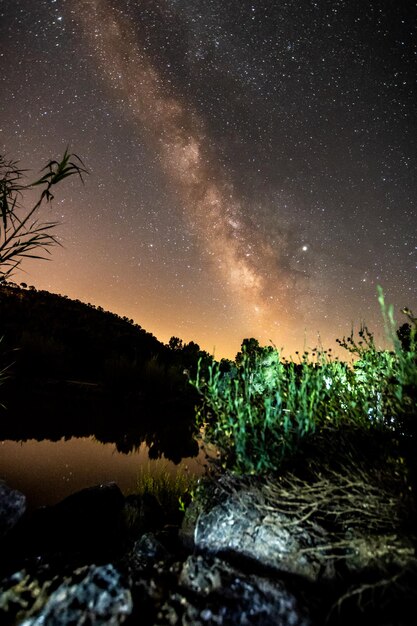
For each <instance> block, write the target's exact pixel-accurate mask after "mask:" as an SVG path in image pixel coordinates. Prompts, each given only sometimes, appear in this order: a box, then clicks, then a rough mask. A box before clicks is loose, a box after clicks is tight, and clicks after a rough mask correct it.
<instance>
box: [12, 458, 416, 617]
mask: <svg viewBox="0 0 417 626" xmlns="http://www.w3.org/2000/svg"><path fill="white" fill-rule="evenodd" d="M169 521H170V520H167V519H166V516H165V512H164V510H163V509H162V508H161V506H160V505H159V503H158V502H157V500H156V499H155V498H154V497H152V496H151V495H146V496H143V497H140V496H127V497H125V496H123V494H122V493H121V491H120V490H119V488H118V487H117V485H116V484H114V483H110V484H106V485H99V486H96V487H92V488H90V489H85V490H83V491H80V492H78V493H76V494H73V495H71V496H70V497H68V498H66V499H65V500H63V501H62V502H60V503H58V504H57V505H55V506H51V507H44V508H41V509H38V510H36V511H32V512H28V511H27V510H26V499H25V496H24V495H23V494H21V493H19V492H17V491H15V490H13V489H12V488H10V487H9V486H7V485H6V484H5V483H0V537H1V554H2V558H1V563H0V579H1V583H0V624H2V625H4V626H8V625H19V626H87V625H88V626H99V625H100V626H101V625H111V626H116V625H118V624H126V626H129V625H133V624H140V625H141V626H147V625H149V626H165V625H172V626H175V625H181V626H188V625H190V626H191V625H196V626H200V625H201V626H215V625H216V626H229V625H230V626H232V625H242V626H245V625H252V624H256V625H259V626H324V624H329V625H348V624H349V625H350V624H352V623H354V624H355V626H359V625H361V624H363V625H365V624H366V625H367V626H368V625H376V626H415V625H416V624H417V608H416V607H417V558H416V540H415V534H414V532H413V531H414V528H413V522H412V521H411V519H410V514H409V507H408V503H407V501H406V498H404V492H403V490H402V489H399V488H398V484H397V485H396V481H395V480H393V481H392V483H391V484H386V481H385V482H384V484H381V476H380V474H372V473H369V474H364V473H363V471H362V470H359V469H358V471H357V472H354V471H353V470H352V469H351V470H350V471H349V472H348V473H345V474H344V473H343V472H333V471H328V472H327V473H326V472H322V473H319V474H316V475H315V476H314V477H313V478H312V477H311V476H310V477H309V480H308V481H307V480H306V479H305V478H303V477H300V476H299V475H295V474H291V473H289V472H287V473H285V474H283V475H282V476H281V477H280V478H277V477H275V478H272V477H264V478H257V477H236V476H232V475H230V474H227V473H223V474H221V475H218V476H217V477H216V478H215V479H211V480H208V482H207V483H206V484H205V486H204V487H200V488H198V489H197V492H196V494H195V497H194V499H193V502H192V503H191V505H190V506H189V507H188V509H187V511H186V513H185V517H184V519H183V521H182V524H181V526H176V525H172V524H170V523H169Z"/></svg>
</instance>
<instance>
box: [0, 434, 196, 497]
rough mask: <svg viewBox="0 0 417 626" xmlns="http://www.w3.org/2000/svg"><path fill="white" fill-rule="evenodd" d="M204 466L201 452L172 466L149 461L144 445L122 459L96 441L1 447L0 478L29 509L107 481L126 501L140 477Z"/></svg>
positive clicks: (6, 444) (31, 442) (3, 443)
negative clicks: (119, 491)
mask: <svg viewBox="0 0 417 626" xmlns="http://www.w3.org/2000/svg"><path fill="white" fill-rule="evenodd" d="M203 464H204V455H203V454H202V452H200V454H199V455H198V456H197V457H192V458H185V459H183V460H182V461H181V463H179V464H177V465H175V464H174V463H173V462H172V461H168V460H167V459H165V458H164V456H162V457H161V458H160V459H156V460H153V459H152V460H151V459H149V455H148V447H147V445H146V444H145V443H142V444H141V445H140V446H139V448H138V449H137V450H135V451H134V452H130V453H128V454H125V453H121V452H118V451H117V449H116V446H115V444H112V443H100V442H98V441H97V440H96V439H95V438H94V437H84V438H75V437H73V438H70V439H64V438H63V439H61V440H60V441H47V440H45V441H36V440H32V439H31V440H28V441H24V442H18V441H10V440H9V441H0V478H1V479H3V480H5V481H6V482H7V483H8V484H9V485H10V487H13V488H15V489H19V490H20V491H22V492H23V493H24V494H25V495H26V496H27V499H28V505H29V506H30V507H32V506H41V505H46V504H53V503H55V502H57V501H59V500H61V499H62V498H64V497H66V496H67V495H69V494H71V493H73V492H75V491H77V490H79V489H82V488H84V487H90V486H92V485H97V484H99V483H103V482H108V481H115V482H116V483H117V484H118V485H119V487H120V489H121V490H122V491H123V493H124V494H125V495H127V494H129V493H132V492H134V491H135V489H136V488H137V483H138V478H140V476H141V474H143V473H148V472H149V473H151V474H154V475H155V474H158V472H163V471H168V472H170V473H173V474H175V473H176V472H181V473H183V472H191V473H193V474H202V473H203V472H204V465H203Z"/></svg>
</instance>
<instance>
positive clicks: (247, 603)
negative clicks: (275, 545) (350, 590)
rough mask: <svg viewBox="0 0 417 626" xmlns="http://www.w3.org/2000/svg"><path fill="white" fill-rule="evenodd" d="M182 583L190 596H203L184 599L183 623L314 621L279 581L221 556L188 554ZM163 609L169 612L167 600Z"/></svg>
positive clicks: (273, 625)
mask: <svg viewBox="0 0 417 626" xmlns="http://www.w3.org/2000/svg"><path fill="white" fill-rule="evenodd" d="M179 584H180V588H183V589H184V591H185V592H186V593H187V595H188V596H189V593H190V592H192V593H193V594H194V597H195V598H197V597H198V598H199V599H200V603H197V602H194V603H193V602H187V603H186V604H185V603H184V602H182V604H183V605H185V609H184V615H183V618H182V623H183V624H190V625H191V624H193V625H195V626H199V625H200V624H201V626H203V625H214V624H216V625H217V626H221V625H224V626H226V625H232V624H239V625H240V626H252V625H259V626H261V625H262V626H308V625H309V624H310V623H311V622H310V619H309V618H308V617H307V616H306V614H305V612H304V610H303V609H302V608H301V607H300V605H299V603H298V601H297V600H296V598H295V597H294V596H293V595H292V594H291V593H290V592H289V591H288V590H287V589H286V588H285V587H284V585H283V584H282V583H281V582H280V581H273V582H272V581H271V580H269V579H268V578H265V577H260V576H256V575H245V574H243V573H242V572H240V571H239V570H237V569H235V568H234V567H232V566H230V565H229V564H227V563H225V562H224V561H222V560H220V559H218V558H207V557H202V556H190V557H188V559H187V560H186V561H185V563H184V565H183V568H182V571H181V574H180V577H179ZM202 598H203V602H201V599H202ZM180 604H181V600H180ZM164 608H165V610H166V611H167V612H168V613H169V611H168V608H169V605H168V603H167V605H165V607H164Z"/></svg>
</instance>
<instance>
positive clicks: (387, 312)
mask: <svg viewBox="0 0 417 626" xmlns="http://www.w3.org/2000/svg"><path fill="white" fill-rule="evenodd" d="M379 301H380V305H381V310H382V314H383V318H384V322H385V327H386V334H387V337H388V338H389V339H390V340H391V343H392V345H393V349H392V350H390V351H388V350H380V349H378V348H377V347H376V345H375V342H374V337H373V335H372V333H371V332H370V331H369V330H368V329H367V327H366V326H362V327H361V329H360V330H359V332H358V337H355V336H354V334H353V332H352V333H351V335H350V336H349V337H347V338H343V339H342V340H340V341H339V343H340V345H341V346H343V347H345V348H346V349H347V350H348V351H349V352H350V353H351V354H352V355H353V356H354V359H355V360H354V363H353V364H351V365H349V364H347V363H344V362H341V361H340V360H338V359H337V358H336V359H334V358H332V357H331V356H330V354H331V353H330V352H328V351H325V350H316V351H314V352H312V353H311V354H310V353H308V352H304V353H303V354H302V355H301V356H300V357H299V361H298V362H297V363H295V362H293V361H286V360H283V359H282V358H281V355H280V353H279V351H278V350H277V349H276V348H275V347H273V346H269V347H264V348H262V347H260V346H259V344H258V343H257V342H256V341H254V340H249V341H247V340H246V341H245V342H244V344H242V352H241V353H240V354H239V355H238V358H237V359H236V362H235V363H233V364H232V365H231V367H230V369H229V370H228V371H224V367H222V366H221V364H219V363H217V362H215V361H214V362H213V363H212V364H211V365H210V366H209V368H208V372H207V375H206V376H205V378H203V377H202V375H201V372H200V371H199V372H198V374H197V376H196V378H195V379H194V380H192V381H191V383H192V384H193V385H194V386H195V387H196V388H197V390H198V391H199V393H200V395H201V396H202V398H203V402H202V406H201V407H200V409H199V411H198V415H197V420H198V424H199V426H200V427H203V429H204V438H205V440H206V441H207V442H209V443H211V444H214V445H215V446H217V448H218V449H219V451H220V455H221V461H222V465H223V467H228V468H231V469H233V470H235V471H237V472H239V473H249V474H257V473H263V472H268V471H273V470H276V469H278V468H279V467H280V466H281V465H282V463H283V462H284V461H286V460H288V458H290V457H291V456H293V455H294V454H295V453H297V452H298V450H299V449H300V446H301V445H302V443H303V442H304V441H305V440H306V439H307V438H313V437H314V436H315V435H316V434H318V433H319V434H320V433H323V432H324V431H325V430H326V429H329V428H332V429H335V428H336V429H337V428H354V429H361V430H363V431H372V430H376V429H378V430H386V431H390V432H392V434H393V436H395V437H397V438H402V439H406V440H408V441H412V442H414V441H415V439H416V432H417V431H416V421H417V415H416V398H417V341H416V320H415V318H414V317H413V316H412V314H411V312H409V314H408V318H409V320H410V322H411V324H410V333H409V338H410V342H409V347H408V349H407V350H405V349H403V347H402V345H401V343H400V341H399V339H398V337H397V335H396V331H395V322H394V318H393V312H392V307H387V306H386V305H385V302H384V297H383V294H382V290H380V289H379Z"/></svg>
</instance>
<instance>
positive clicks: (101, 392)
mask: <svg viewBox="0 0 417 626" xmlns="http://www.w3.org/2000/svg"><path fill="white" fill-rule="evenodd" d="M0 336H2V337H3V339H2V342H1V344H0V359H1V363H0V366H1V367H4V366H6V365H9V368H8V370H7V371H8V374H9V379H8V380H6V382H5V384H4V385H3V386H2V387H1V391H0V400H1V401H3V402H5V403H6V405H7V407H8V410H9V411H13V410H15V408H16V407H18V409H19V410H20V411H21V410H22V409H25V410H29V411H30V410H31V409H32V408H33V407H35V406H36V407H37V411H43V412H45V413H47V414H49V415H51V414H53V413H54V412H56V411H58V410H59V413H60V415H62V414H63V413H68V414H71V415H73V414H74V412H75V411H76V412H77V413H78V414H79V415H88V416H91V415H92V414H93V413H94V412H96V413H97V410H98V411H99V412H100V413H102V412H103V411H104V412H109V411H113V412H114V410H115V409H117V413H118V415H119V414H120V415H124V416H126V415H137V414H138V412H140V413H142V414H145V413H146V414H149V413H151V414H152V416H153V418H155V416H156V415H162V414H166V413H167V412H170V413H171V412H174V413H176V414H177V413H179V412H182V411H183V410H185V408H186V407H187V409H189V408H190V407H191V408H192V407H193V406H194V403H195V401H196V397H195V395H194V391H193V389H192V388H191V386H190V385H189V384H188V382H187V378H186V376H185V375H184V369H188V370H193V369H195V367H196V365H197V361H198V358H199V357H200V356H201V355H203V356H207V355H205V353H202V352H201V351H200V349H199V346H198V345H197V344H195V343H193V342H191V343H189V344H185V345H184V344H183V343H182V342H181V341H180V340H178V339H177V338H173V341H171V342H170V344H169V345H164V344H162V343H161V342H160V341H158V340H157V339H156V337H154V336H153V335H152V334H151V333H149V332H146V331H145V330H144V329H143V328H141V327H140V326H139V325H138V324H135V323H133V320H129V319H128V318H127V317H123V318H122V317H120V316H118V315H116V314H114V313H110V312H108V311H104V310H103V309H102V308H101V307H95V306H93V305H91V304H84V303H82V302H80V301H79V300H71V299H69V298H67V297H65V296H60V295H56V294H52V293H49V292H47V291H37V290H36V289H34V288H29V289H28V288H26V287H25V288H23V287H19V286H17V285H14V284H10V283H4V284H1V285H0Z"/></svg>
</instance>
